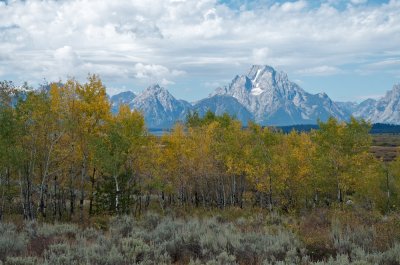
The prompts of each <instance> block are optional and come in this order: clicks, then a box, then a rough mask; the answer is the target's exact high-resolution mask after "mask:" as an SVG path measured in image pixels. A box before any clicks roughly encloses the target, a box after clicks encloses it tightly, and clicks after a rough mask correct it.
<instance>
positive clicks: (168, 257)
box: [0, 75, 400, 264]
mask: <svg viewBox="0 0 400 265" xmlns="http://www.w3.org/2000/svg"><path fill="white" fill-rule="evenodd" d="M369 130H370V124H368V123H366V122H365V121H359V120H356V119H351V120H350V121H349V122H347V123H344V122H338V121H336V120H335V119H332V118H331V119H329V120H328V121H326V122H321V123H320V124H319V129H318V130H313V131H311V132H308V133H305V132H302V133H300V132H296V131H292V132H291V133H287V134H286V133H282V132H280V131H277V130H274V129H271V128H263V127H261V126H259V125H257V124H249V126H248V128H246V129H243V128H242V125H241V124H240V122H239V121H237V120H235V119H234V118H232V117H230V116H229V115H223V116H220V117H219V116H215V115H214V114H213V113H211V112H208V113H207V114H206V115H205V116H204V117H199V115H198V114H197V113H191V114H190V115H188V117H187V120H186V121H184V122H182V123H177V124H176V126H175V127H174V128H173V130H172V131H171V132H170V133H168V134H165V135H163V136H162V137H156V136H152V135H150V134H149V133H148V132H147V130H146V126H145V122H144V119H143V116H142V114H141V113H140V112H137V111H131V110H130V109H129V107H128V106H121V108H120V110H119V112H118V113H117V114H115V115H113V114H112V113H111V106H110V102H109V100H108V98H107V95H106V92H105V87H104V86H103V84H102V83H101V80H100V79H99V77H98V76H95V75H93V76H89V77H88V81H87V83H85V84H80V83H79V82H77V81H75V80H73V79H71V80H68V81H67V82H66V83H65V84H64V85H60V84H51V85H50V87H49V88H47V87H46V88H43V89H42V90H40V91H31V90H29V89H27V87H26V89H25V91H23V92H21V90H20V89H16V88H15V87H14V86H13V84H12V83H10V82H1V83H0V220H1V221H2V222H0V261H1V262H3V263H5V264H43V263H47V264H133V263H142V264H162V263H165V264H170V263H174V264H187V263H191V264H205V263H207V264H235V263H238V264H400V258H399V253H400V245H399V244H398V242H400V241H399V239H400V223H399V221H398V220H399V219H398V217H399V216H398V213H399V212H398V207H399V202H400V201H399V200H400V198H399V193H400V159H395V157H394V156H393V157H392V158H391V159H387V160H385V161H384V160H379V159H377V158H376V156H374V155H373V154H372V153H371V145H372V138H371V136H370V134H369ZM385 141H386V140H385ZM378 151H379V152H381V151H380V150H378ZM375 153H376V152H375ZM149 210H153V211H154V210H155V211H157V212H159V213H160V214H161V216H162V217H157V216H155V215H154V214H149ZM216 212H218V213H219V215H220V216H221V217H220V218H217V217H215V216H214V217H212V216H209V215H210V213H216ZM198 213H202V214H198ZM214 215H215V214H214ZM112 216H117V217H116V218H111V217H112ZM128 216H129V217H128ZM196 216H197V217H196ZM207 216H208V217H207ZM108 217H110V218H111V219H112V220H111V223H110V224H109V220H108ZM66 222H67V223H66ZM13 223H14V224H17V226H15V225H14V224H13ZM48 223H52V225H51V224H48ZM74 223H75V224H79V226H76V225H74ZM318 262H319V263H318Z"/></svg>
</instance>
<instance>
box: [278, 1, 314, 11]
mask: <svg viewBox="0 0 400 265" xmlns="http://www.w3.org/2000/svg"><path fill="white" fill-rule="evenodd" d="M306 6H307V2H306V1H304V0H300V1H295V2H285V3H283V4H282V5H281V6H280V8H281V9H282V11H284V12H292V11H301V10H302V9H304V8H305V7H306Z"/></svg>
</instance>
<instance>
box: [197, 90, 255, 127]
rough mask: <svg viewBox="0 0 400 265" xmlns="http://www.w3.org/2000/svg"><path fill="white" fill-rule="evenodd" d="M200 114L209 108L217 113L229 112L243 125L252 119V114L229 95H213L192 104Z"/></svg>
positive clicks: (202, 114)
mask: <svg viewBox="0 0 400 265" xmlns="http://www.w3.org/2000/svg"><path fill="white" fill-rule="evenodd" d="M193 109H194V110H196V111H197V112H198V113H199V114H200V116H204V114H205V113H206V112H207V111H208V110H211V111H212V112H214V113H215V114H217V115H222V114H224V113H229V114H230V115H232V116H234V117H236V119H238V120H240V121H241V122H242V124H243V125H247V123H248V122H249V121H253V120H254V116H253V114H252V113H251V112H250V111H248V110H247V109H246V108H245V107H244V106H243V105H242V104H240V103H239V101H238V100H237V99H236V98H234V97H231V96H226V95H214V96H212V97H208V98H205V99H202V100H200V101H198V102H196V103H195V104H194V106H193Z"/></svg>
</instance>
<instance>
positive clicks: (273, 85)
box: [216, 65, 348, 126]
mask: <svg viewBox="0 0 400 265" xmlns="http://www.w3.org/2000/svg"><path fill="white" fill-rule="evenodd" d="M216 94H217V95H227V96H232V97H234V98H236V99H237V100H238V101H239V102H240V103H241V104H242V105H243V106H245V107H246V108H247V110H248V111H250V112H251V113H252V114H253V115H254V118H255V121H256V122H258V123H260V124H263V125H278V126H281V125H293V124H315V123H316V122H317V121H318V120H319V119H320V120H327V119H328V118H329V117H330V116H333V117H335V118H337V119H339V120H346V119H348V115H347V114H346V112H344V111H343V110H342V109H340V108H339V107H338V106H337V105H336V103H335V102H333V101H332V100H331V99H330V98H329V97H328V96H327V95H326V94H325V93H321V94H316V95H313V94H310V93H307V92H305V91H304V90H303V89H302V88H300V87H299V86H298V85H297V84H295V83H293V82H291V81H289V79H288V76H287V74H286V73H284V72H277V71H276V70H275V69H274V68H272V67H271V66H264V65H253V66H252V67H251V69H250V71H249V72H248V73H247V74H244V75H241V76H236V77H235V78H234V79H233V80H232V82H231V83H230V84H229V85H228V86H226V87H223V88H218V89H217V90H216Z"/></svg>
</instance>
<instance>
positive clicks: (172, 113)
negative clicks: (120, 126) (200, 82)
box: [129, 85, 192, 128]
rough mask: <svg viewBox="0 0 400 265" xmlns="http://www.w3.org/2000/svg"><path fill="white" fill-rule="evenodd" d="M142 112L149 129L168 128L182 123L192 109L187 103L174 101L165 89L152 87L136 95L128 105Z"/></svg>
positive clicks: (156, 86) (157, 86)
mask: <svg viewBox="0 0 400 265" xmlns="http://www.w3.org/2000/svg"><path fill="white" fill-rule="evenodd" d="M129 106H130V107H131V109H137V110H139V111H141V112H143V115H144V119H145V121H146V125H147V127H149V128H170V127H172V126H173V125H174V124H175V122H177V121H183V120H185V118H186V115H187V114H188V113H189V111H190V110H191V108H192V105H191V104H190V103H189V102H186V101H184V100H177V99H175V98H174V97H173V96H172V95H171V94H170V93H169V92H168V91H167V90H166V89H165V88H163V87H160V86H159V85H153V86H150V87H148V88H147V89H145V90H144V91H143V92H142V93H140V94H139V95H137V96H136V97H135V98H134V99H133V100H132V102H131V104H129Z"/></svg>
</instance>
